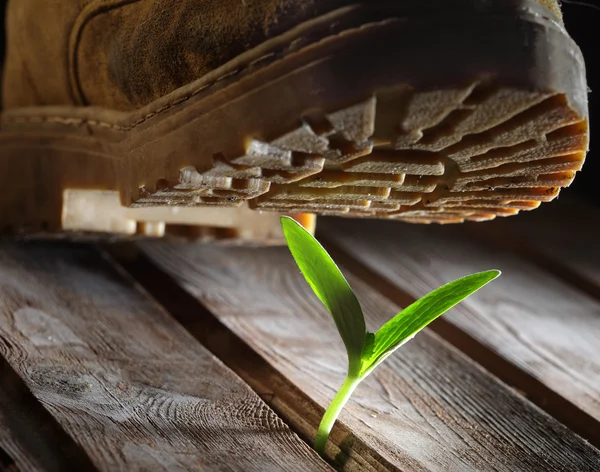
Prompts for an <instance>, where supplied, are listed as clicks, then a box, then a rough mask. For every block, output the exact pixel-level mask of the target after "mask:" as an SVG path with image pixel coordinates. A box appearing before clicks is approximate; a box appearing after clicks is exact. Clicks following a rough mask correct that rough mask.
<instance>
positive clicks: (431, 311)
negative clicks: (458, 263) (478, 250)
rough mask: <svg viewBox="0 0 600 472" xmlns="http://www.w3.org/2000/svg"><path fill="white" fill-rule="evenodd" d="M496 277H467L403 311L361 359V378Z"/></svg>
mask: <svg viewBox="0 0 600 472" xmlns="http://www.w3.org/2000/svg"><path fill="white" fill-rule="evenodd" d="M498 276H500V271H498V270H490V271H486V272H480V273H477V274H473V275H468V276H466V277H463V278H461V279H458V280H455V281H454V282H450V283H449V284H446V285H444V286H443V287H440V288H438V289H437V290H434V291H433V292H431V293H430V294H428V295H426V296H425V297H423V298H421V299H420V300H418V301H416V302H415V303H413V304H412V305H410V306H409V307H408V308H405V309H404V310H402V311H401V312H400V313H398V314H397V315H396V316H395V317H394V318H392V319H391V320H390V321H388V322H387V323H386V324H384V325H383V326H382V327H381V328H380V329H379V331H377V332H376V333H375V339H374V341H373V347H372V348H371V352H370V353H367V352H365V355H364V356H363V361H362V366H361V376H366V375H368V374H369V373H370V372H371V371H372V370H373V369H374V368H375V367H376V366H377V365H379V364H380V363H381V362H383V360H384V359H385V358H386V357H387V356H389V355H390V354H391V353H392V352H394V351H395V350H396V349H397V348H399V347H400V346H401V345H402V344H404V343H405V342H407V341H409V340H410V339H412V338H413V337H414V336H415V335H416V334H417V333H418V332H419V331H421V330H422V329H423V328H425V327H426V326H427V325H428V324H429V323H431V322H432V321H433V320H435V319H436V318H438V317H439V316H441V315H443V314H444V313H446V312H447V311H448V310H449V309H450V308H452V307H453V306H455V305H457V304H458V303H460V302H461V301H463V300H464V299H465V298H467V297H468V296H470V295H472V294H473V293H475V292H476V291H477V290H479V289H480V288H482V287H483V286H485V285H487V284H488V283H490V282H491V281H492V280H494V279H495V278H497V277H498Z"/></svg>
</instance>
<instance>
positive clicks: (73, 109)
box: [0, 0, 588, 240]
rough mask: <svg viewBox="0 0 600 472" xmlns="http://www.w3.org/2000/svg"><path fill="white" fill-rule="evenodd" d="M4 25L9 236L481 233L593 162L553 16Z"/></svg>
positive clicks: (547, 2) (398, 13) (550, 10)
mask: <svg viewBox="0 0 600 472" xmlns="http://www.w3.org/2000/svg"><path fill="white" fill-rule="evenodd" d="M7 26H8V52H7V59H6V63H5V70H4V72H5V73H4V82H3V100H4V111H3V113H2V124H1V126H2V127H1V130H0V153H1V156H0V157H1V159H0V185H1V186H2V189H3V196H2V199H1V200H0V222H1V225H4V228H2V230H3V231H5V232H6V231H8V232H11V231H12V232H40V231H43V232H61V231H75V232H109V233H117V234H126V235H131V234H135V233H136V232H141V233H145V234H150V235H162V234H164V233H165V231H166V232H167V233H181V232H184V233H188V234H189V233H190V231H191V233H192V234H195V235H200V236H202V235H204V236H212V237H240V236H241V237H242V238H249V239H258V240H266V239H268V238H270V237H273V236H277V234H278V233H277V232H278V225H277V213H274V212H284V213H316V214H334V215H343V216H352V217H373V218H393V219H399V220H405V221H411V222H423V223H428V222H439V223H449V222H461V221H464V220H474V221H481V220H489V219H492V218H494V217H495V216H498V215H501V216H504V215H512V214H515V213H517V212H518V211H519V210H528V209H532V208H536V207H537V206H538V205H539V204H540V202H542V201H549V200H552V199H553V198H554V197H555V196H556V195H557V194H558V191H559V189H560V188H561V187H564V186H566V185H569V184H570V183H571V181H572V179H573V177H574V175H575V172H576V171H578V170H580V168H581V166H582V164H583V161H584V158H585V153H586V151H587V146H588V122H587V117H588V110H587V87H586V81H585V68H584V62H583V58H582V56H581V53H580V51H579V49H578V48H577V46H576V45H575V44H574V43H573V42H572V40H571V39H570V38H569V36H568V35H567V33H566V31H565V30H564V27H563V24H562V19H561V16H560V11H559V9H558V6H557V3H556V1H555V0H537V1H534V0H510V1H509V0H493V1H490V0H444V1H443V2H441V1H440V0H396V1H383V0H369V1H365V2H363V3H357V2H353V1H351V0H245V1H244V0H177V1H175V0H171V1H167V0H163V1H160V0H53V1H48V0H9V1H8V13H7ZM250 209H251V210H269V211H270V212H265V213H262V212H256V211H251V210H250ZM271 211H273V212H271ZM305 224H307V225H310V220H305ZM198 227H203V228H205V229H197V228H198ZM186 228H188V229H186ZM190 228H195V229H190ZM206 228H212V229H206ZM215 228H220V229H215Z"/></svg>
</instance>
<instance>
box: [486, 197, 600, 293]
mask: <svg viewBox="0 0 600 472" xmlns="http://www.w3.org/2000/svg"><path fill="white" fill-rule="evenodd" d="M477 228H478V230H479V231H480V232H481V233H482V234H485V235H486V236H487V237H490V238H495V239H496V240H497V241H498V243H499V244H502V245H505V246H507V247H510V248H511V249H512V250H514V251H518V252H519V253H520V254H522V255H523V256H524V257H527V258H529V259H531V260H532V261H533V262H535V263H537V264H539V265H541V266H542V267H544V268H545V269H547V270H549V271H552V272H553V273H554V274H555V275H557V276H558V277H561V278H563V279H565V280H567V281H568V282H570V283H571V284H572V285H575V286H576V287H577V288H579V289H580V290H584V291H587V292H588V293H590V294H591V295H593V296H595V297H596V298H600V244H598V241H599V239H598V237H599V235H600V208H598V207H597V206H594V205H592V204H591V203H588V202H586V201H584V200H580V199H575V198H561V199H558V200H556V201H554V202H552V203H551V204H548V205H543V206H542V207H541V208H540V209H539V210H536V211H531V212H524V213H522V214H521V215H519V217H518V218H499V219H497V220H496V221H493V222H491V223H489V224H485V225H480V226H478V227H477Z"/></svg>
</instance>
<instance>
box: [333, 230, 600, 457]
mask: <svg viewBox="0 0 600 472" xmlns="http://www.w3.org/2000/svg"><path fill="white" fill-rule="evenodd" d="M321 234H323V235H325V237H326V238H327V240H328V241H330V242H331V243H332V244H333V245H338V246H339V247H341V248H342V249H343V250H344V251H345V252H346V254H352V256H351V257H352V258H355V259H356V260H358V261H360V262H361V263H362V264H364V265H365V266H367V267H369V268H370V269H371V270H372V271H373V272H376V273H378V274H380V275H382V276H383V277H385V278H386V279H387V280H389V281H391V282H392V283H393V284H395V285H396V286H397V287H399V288H400V289H401V290H402V291H404V292H408V293H409V294H410V295H411V296H412V297H420V296H422V295H424V294H425V293H427V292H429V291H430V290H433V289H435V288H437V287H439V286H440V285H442V284H443V283H446V282H449V281H451V280H454V279H456V278H458V277H461V276H463V275H466V274H469V273H473V272H477V271H480V270H487V269H492V268H497V269H500V270H502V271H503V275H502V277H500V278H499V279H498V280H496V281H494V282H493V283H492V284H490V285H489V286H488V287H486V289H485V291H483V292H482V293H481V294H480V295H478V296H475V297H472V298H470V299H468V300H466V301H465V302H464V303H463V304H461V305H460V306H459V307H458V308H456V309H454V310H452V311H451V312H450V313H449V314H448V315H447V316H446V317H445V320H447V321H448V322H450V323H451V324H452V325H454V326H455V327H458V328H459V329H460V330H462V331H463V332H464V333H467V334H468V336H469V337H471V338H472V339H475V340H476V341H477V342H478V343H480V344H481V345H483V346H485V347H487V348H488V349H489V350H490V352H491V353H492V355H497V356H499V357H500V358H501V359H503V360H506V361H508V363H510V364H512V365H514V366H516V367H517V368H518V369H519V370H520V371H521V372H523V373H525V374H526V377H528V378H526V379H524V380H519V379H518V375H517V373H515V372H514V371H512V370H510V371H509V372H508V375H506V377H504V376H503V377H502V378H504V379H505V380H506V381H507V382H511V383H512V384H513V385H515V386H516V387H518V388H519V389H520V390H524V391H525V393H526V394H528V395H530V396H531V397H532V399H535V401H536V402H538V403H539V404H541V405H542V406H544V407H547V408H548V411H551V412H552V414H553V415H554V416H556V417H558V418H560V420H561V421H564V422H565V423H566V424H568V425H569V426H571V427H573V428H574V429H576V430H577V431H579V432H580V433H581V434H582V435H584V436H586V437H587V438H588V439H590V440H591V441H593V442H594V443H595V444H596V445H598V444H600V341H599V340H600V302H599V301H598V300H596V299H594V298H593V297H591V296H589V295H587V294H585V293H583V292H581V291H579V290H577V289H576V288H574V287H572V286H570V285H568V284H567V283H565V282H563V281H561V280H560V279H558V278H556V277H554V276H553V275H552V274H551V273H548V272H547V271H545V270H543V269H541V268H539V267H537V266H535V265H533V264H531V263H529V262H527V261H526V260H524V259H523V258H522V257H519V256H517V255H514V254H512V253H511V252H509V251H508V250H505V249H503V248H502V247H499V246H495V245H494V244H493V243H492V244H487V243H485V242H482V241H481V240H480V239H476V238H473V237H471V236H470V233H469V232H468V231H466V230H465V229H464V228H462V227H458V226H429V227H423V226H415V225H405V224H398V223H394V222H383V221H379V222H369V225H368V226H366V225H361V224H360V223H357V222H352V221H347V220H328V221H325V222H324V223H323V225H322V233H321ZM388 296H390V297H391V298H394V294H393V293H392V294H391V295H390V294H388ZM461 343H465V348H466V349H467V350H468V349H469V345H468V342H465V341H464V340H460V337H459V342H458V344H459V347H461V348H462V346H460V344H461ZM476 360H477V361H478V362H481V363H482V364H483V365H485V366H486V367H488V368H490V369H492V370H495V371H496V372H495V373H497V374H499V375H501V376H502V372H501V370H502V368H503V367H500V369H498V368H497V367H496V366H494V365H492V364H486V363H485V359H483V358H476ZM515 382H516V383H515ZM544 386H545V387H546V388H543V387H544ZM540 387H542V388H541V389H540ZM553 392H554V393H555V394H558V395H553Z"/></svg>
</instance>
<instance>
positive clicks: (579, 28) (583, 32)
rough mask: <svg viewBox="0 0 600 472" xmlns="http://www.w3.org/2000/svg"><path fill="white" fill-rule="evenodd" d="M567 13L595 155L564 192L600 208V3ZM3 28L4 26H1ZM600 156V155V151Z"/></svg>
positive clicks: (0, 46)
mask: <svg viewBox="0 0 600 472" xmlns="http://www.w3.org/2000/svg"><path fill="white" fill-rule="evenodd" d="M6 1H7V0H0V12H1V10H3V9H4V6H5V4H6ZM13 1H19V0H13ZM399 1H401V0H399ZM440 1H443V0H440ZM573 1H575V0H573ZM563 13H564V16H565V23H566V25H567V29H568V31H569V34H570V35H571V36H572V37H573V38H574V39H575V41H576V42H577V44H579V46H580V47H581V49H582V50H583V54H584V56H585V58H586V63H587V69H588V84H589V87H590V89H591V91H592V92H591V93H590V96H589V98H590V115H591V123H592V151H591V152H590V154H589V155H588V158H587V161H586V164H585V166H584V168H583V171H582V172H580V173H579V175H578V176H577V178H576V179H575V183H574V184H573V185H572V186H571V187H570V188H569V189H566V190H564V192H569V193H576V194H579V195H581V196H583V197H585V198H586V199H590V200H593V201H595V202H596V203H598V204H600V188H599V187H600V185H599V184H597V183H596V182H595V180H594V179H595V178H596V176H598V175H599V174H600V155H599V156H598V157H597V156H596V155H595V154H596V153H595V152H594V149H593V148H594V143H595V139H594V138H595V137H596V136H599V137H600V128H598V129H595V128H594V123H595V121H596V116H598V117H599V120H600V64H599V62H600V61H598V60H596V54H595V51H594V35H597V32H596V31H595V29H594V28H595V27H599V26H600V0H581V1H579V0H577V1H576V3H571V2H570V1H569V2H567V0H563ZM1 27H2V24H0V28H1ZM3 51H4V33H3V31H1V29H0V54H1V53H2V52H3ZM598 154H600V151H598Z"/></svg>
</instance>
